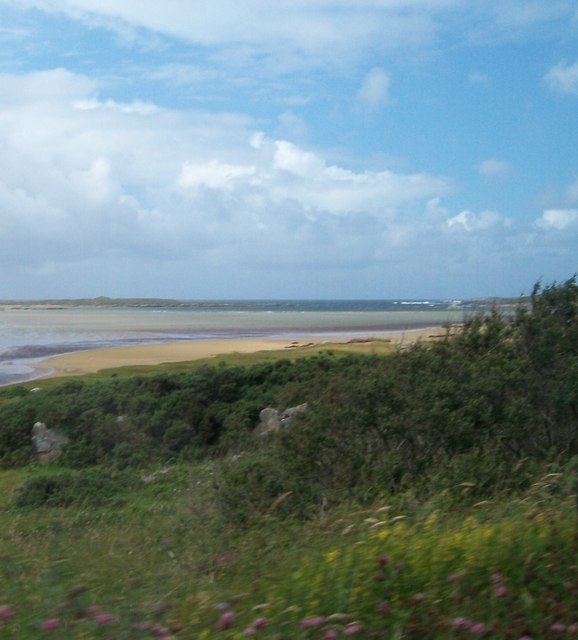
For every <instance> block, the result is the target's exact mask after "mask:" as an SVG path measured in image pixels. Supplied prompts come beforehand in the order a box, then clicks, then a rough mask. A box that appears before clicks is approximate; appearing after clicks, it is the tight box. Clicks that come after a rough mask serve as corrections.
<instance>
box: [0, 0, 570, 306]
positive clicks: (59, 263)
mask: <svg viewBox="0 0 578 640" xmlns="http://www.w3.org/2000/svg"><path fill="white" fill-rule="evenodd" d="M577 257H578V9H577V6H576V2H575V0H547V1H546V0H275V1H272V0H211V1H210V2H208V1H207V0H163V2H159V1H158V0H0V298H3V299H7V298H19V299H23V298H31V297H35V298H48V297H82V296H97V295H110V296H131V297H140V296H161V297H176V298H187V299H191V298H392V297H418V298H419V297H423V296H427V297H452V298H454V297H467V296H475V295H519V294H520V293H523V292H527V291H528V290H529V289H531V287H532V285H533V283H534V282H535V281H536V280H538V279H540V278H541V279H542V280H543V281H544V282H546V283H549V282H552V281H554V280H558V281H559V280H564V279H566V278H568V277H570V276H572V275H573V274H574V273H575V272H576V271H578V259H577Z"/></svg>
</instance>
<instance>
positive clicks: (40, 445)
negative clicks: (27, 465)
mask: <svg viewBox="0 0 578 640" xmlns="http://www.w3.org/2000/svg"><path fill="white" fill-rule="evenodd" d="M31 440H32V444H33V446H34V450H35V451H36V455H37V457H38V461H39V462H41V463H43V464H48V463H49V462H53V461H54V460H56V458H58V456H59V455H60V450H61V448H62V446H63V445H65V444H66V443H67V442H68V438H67V437H66V436H65V435H64V434H63V433H61V432H60V431H58V429H49V428H48V427H47V426H46V425H45V424H44V422H36V423H35V424H34V426H33V427H32V438H31Z"/></svg>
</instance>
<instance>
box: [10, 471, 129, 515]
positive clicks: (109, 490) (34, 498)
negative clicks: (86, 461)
mask: <svg viewBox="0 0 578 640" xmlns="http://www.w3.org/2000/svg"><path fill="white" fill-rule="evenodd" d="M135 482H136V480H135V478H134V476H132V475H130V474H128V473H126V472H125V473H121V472H118V471H116V472H115V471H111V470H103V469H94V468H93V469H83V470H82V471H80V472H79V473H77V474H72V473H61V474H59V475H44V476H36V477H35V478H31V479H30V480H28V481H27V482H26V483H25V484H24V485H23V486H22V487H21V489H20V491H19V492H18V494H17V496H16V501H15V503H16V506H17V507H41V506H47V507H70V506H81V505H82V506H98V505H102V504H105V503H107V502H110V501H111V500H112V499H117V498H118V497H119V495H120V494H122V493H123V492H126V491H127V490H128V489H130V488H131V487H134V486H135Z"/></svg>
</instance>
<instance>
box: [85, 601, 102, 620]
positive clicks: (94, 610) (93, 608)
mask: <svg viewBox="0 0 578 640" xmlns="http://www.w3.org/2000/svg"><path fill="white" fill-rule="evenodd" d="M100 612H101V608H100V607H99V606H98V605H96V604H91V605H90V606H89V607H86V609H85V610H84V615H86V616H88V617H89V618H95V617H96V616H97V615H98V614H99V613H100Z"/></svg>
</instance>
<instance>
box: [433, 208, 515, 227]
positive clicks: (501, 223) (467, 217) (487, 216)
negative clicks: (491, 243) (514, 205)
mask: <svg viewBox="0 0 578 640" xmlns="http://www.w3.org/2000/svg"><path fill="white" fill-rule="evenodd" d="M446 226H447V228H448V229H451V230H455V231H465V232H468V233H475V232H488V231H491V230H494V229H497V228H502V229H503V228H507V227H510V226H511V221H510V220H509V219H508V218H504V217H503V216H502V215H501V214H500V213H498V212H497V211H482V212H481V213H479V214H475V213H473V212H472V211H468V210H464V211H460V213H458V214H457V215H455V216H453V217H451V218H448V219H447V220H446Z"/></svg>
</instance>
